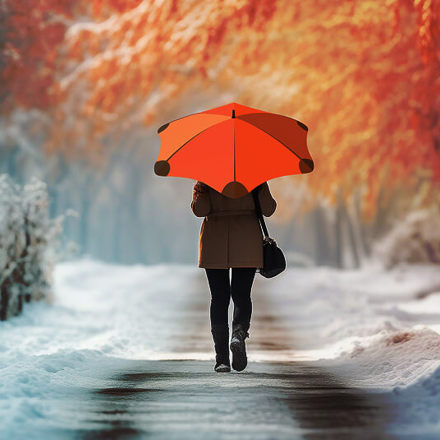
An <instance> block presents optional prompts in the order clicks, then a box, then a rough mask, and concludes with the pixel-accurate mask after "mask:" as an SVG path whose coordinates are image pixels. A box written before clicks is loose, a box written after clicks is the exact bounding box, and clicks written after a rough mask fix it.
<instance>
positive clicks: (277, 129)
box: [154, 102, 314, 198]
mask: <svg viewBox="0 0 440 440" xmlns="http://www.w3.org/2000/svg"><path fill="white" fill-rule="evenodd" d="M307 131H308V128H307V126H306V125H305V124H303V123H302V122H300V121H297V120H296V119H293V118H289V117H287V116H283V115H279V114H275V113H269V112H265V111H263V110H258V109H255V108H252V107H246V106H244V105H241V104H237V103H236V102H232V103H230V104H227V105H223V106H221V107H216V108H213V109H211V110H206V111H203V112H200V113H194V114H191V115H188V116H184V117H182V118H179V119H175V120H174V121H171V122H168V123H167V124H164V125H162V126H161V127H160V128H159V129H158V130H157V132H158V134H159V136H160V138H161V147H160V152H159V156H158V158H157V161H156V163H155V164H154V172H155V173H156V174H157V175H159V176H175V177H186V178H189V179H195V180H199V181H201V182H203V183H206V184H207V185H209V186H210V187H212V188H214V189H215V190H217V191H218V192H220V193H222V194H223V195H225V196H227V197H231V198H238V197H242V196H244V195H246V194H247V193H249V192H251V191H252V190H253V189H254V188H256V187H257V186H258V185H260V184H261V183H263V182H266V181H267V180H270V179H273V178H275V177H281V176H287V175H292V174H305V173H310V172H311V171H313V167H314V164H313V160H312V157H311V155H310V153H309V151H308V148H307V139H306V138H307Z"/></svg>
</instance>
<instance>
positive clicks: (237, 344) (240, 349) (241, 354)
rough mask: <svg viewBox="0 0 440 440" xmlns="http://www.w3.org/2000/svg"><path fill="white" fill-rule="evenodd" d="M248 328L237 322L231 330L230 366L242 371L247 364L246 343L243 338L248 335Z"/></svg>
mask: <svg viewBox="0 0 440 440" xmlns="http://www.w3.org/2000/svg"><path fill="white" fill-rule="evenodd" d="M247 330H248V328H246V327H244V326H242V325H240V324H237V325H235V326H234V328H233V330H232V337H231V345H230V348H231V351H232V368H233V369H234V370H237V371H242V370H244V369H245V368H246V365H247V356H246V344H245V341H244V340H245V339H246V338H248V337H249V333H248V332H247Z"/></svg>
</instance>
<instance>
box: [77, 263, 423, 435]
mask: <svg viewBox="0 0 440 440" xmlns="http://www.w3.org/2000/svg"><path fill="white" fill-rule="evenodd" d="M263 283H264V282H261V280H260V279H259V275H257V277H256V280H255V284H254V288H253V306H254V312H253V321H252V329H251V330H250V335H251V336H250V338H249V339H248V340H247V347H248V356H249V364H248V367H247V368H246V370H244V371H242V372H235V371H232V372H231V373H229V374H228V373H226V374H219V373H215V372H214V370H213V365H214V361H213V360H212V359H210V360H206V361H204V360H200V357H203V354H204V355H205V356H206V357H210V356H211V357H212V356H213V351H212V350H213V346H212V340H211V334H210V331H209V321H208V316H209V315H208V310H209V297H208V294H207V291H206V288H207V284H206V280H205V278H204V273H203V272H202V271H200V276H199V277H196V278H195V279H194V280H193V286H192V289H193V290H194V292H193V294H192V295H190V296H189V297H188V298H189V299H190V301H189V302H188V303H187V304H186V307H185V310H184V311H181V312H182V316H183V317H182V319H181V326H180V331H179V330H178V331H177V333H178V334H176V335H174V340H175V344H174V347H173V349H172V350H171V352H173V353H174V356H173V359H170V360H155V361H132V362H131V363H130V364H129V365H128V366H126V367H125V368H124V370H123V371H120V372H119V373H117V374H115V375H114V376H113V377H110V378H109V379H108V381H107V383H106V386H105V387H103V388H99V389H94V390H90V399H89V400H88V401H87V404H86V405H85V406H83V407H82V408H81V412H82V416H83V417H85V419H84V420H83V421H82V423H81V425H82V426H83V428H82V429H81V430H78V431H76V436H77V438H84V439H101V438H102V439H109V438H121V439H122V438H124V439H125V438H127V439H129V438H154V439H164V440H165V439H166V440H170V439H237V438H240V439H253V440H258V439H264V440H266V439H290V440H292V439H293V440H294V439H302V438H304V439H310V440H314V439H338V440H343V439H375V440H381V439H397V438H399V439H404V438H407V439H418V440H419V439H420V437H419V436H417V435H414V436H412V435H407V436H405V435H403V434H402V433H400V434H399V435H392V434H387V433H386V431H387V429H388V426H391V425H392V419H393V411H392V402H391V401H390V400H389V396H388V395H387V394H366V393H364V392H363V391H362V390H358V389H353V388H349V387H346V386H344V384H343V383H341V381H340V379H338V378H336V377H333V376H332V375H331V374H329V373H328V372H326V371H325V370H323V369H322V368H319V367H318V366H316V365H314V363H313V362H308V361H307V360H305V359H298V361H291V362H285V361H277V358H281V359H282V358H283V357H284V354H285V353H289V354H290V355H291V353H292V350H293V347H294V338H292V336H293V335H291V334H289V333H288V332H286V331H285V329H284V328H283V327H282V324H281V323H280V320H278V319H277V317H276V316H274V314H273V310H272V308H271V302H270V297H269V296H268V295H267V292H265V289H264V284H263ZM171 306H172V305H171V303H170V307H171ZM231 317H232V302H231V308H230V319H231ZM163 331H164V332H166V328H164V330H163ZM191 357H195V358H196V359H195V360H192V359H191ZM252 358H259V359H263V358H266V359H267V360H266V361H264V362H255V361H252ZM179 359H181V360H179ZM269 359H272V360H271V361H269ZM423 438H424V439H428V437H423Z"/></svg>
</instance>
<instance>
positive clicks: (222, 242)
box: [191, 182, 277, 269]
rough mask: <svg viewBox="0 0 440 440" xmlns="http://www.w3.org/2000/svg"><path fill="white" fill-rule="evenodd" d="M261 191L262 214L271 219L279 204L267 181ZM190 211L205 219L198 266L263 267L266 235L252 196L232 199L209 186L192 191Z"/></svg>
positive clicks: (223, 267)
mask: <svg viewBox="0 0 440 440" xmlns="http://www.w3.org/2000/svg"><path fill="white" fill-rule="evenodd" d="M258 188H259V190H258V191H259V192H258V197H259V201H260V206H261V211H262V214H263V215H264V216H266V217H269V216H271V215H272V214H273V213H274V211H275V209H276V206H277V203H276V201H275V199H274V198H273V197H272V195H271V193H270V190H269V185H268V183H267V182H264V183H263V184H262V185H260V186H259V187H258ZM191 209H192V211H193V213H194V214H195V215H196V216H197V217H205V218H204V219H203V222H202V226H201V229H200V237H199V262H198V266H199V267H206V268H214V269H215V268H217V269H226V268H229V267H256V268H261V267H263V232H262V230H261V227H260V225H259V222H258V217H257V215H256V212H255V204H254V199H253V197H252V194H250V193H249V194H246V195H245V196H243V197H240V198H238V199H232V198H230V197H226V196H224V195H223V194H220V193H219V192H218V191H216V190H215V189H213V188H211V187H210V186H208V187H207V191H205V192H202V193H197V192H196V191H194V192H193V200H192V202H191Z"/></svg>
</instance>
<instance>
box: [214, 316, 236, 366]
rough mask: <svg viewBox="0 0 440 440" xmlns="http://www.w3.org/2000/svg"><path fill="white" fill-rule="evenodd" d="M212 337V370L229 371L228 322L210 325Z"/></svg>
mask: <svg viewBox="0 0 440 440" xmlns="http://www.w3.org/2000/svg"><path fill="white" fill-rule="evenodd" d="M211 333H212V338H213V339H214V346H215V353H216V355H215V361H216V363H215V366H214V370H215V371H217V372H218V373H223V372H229V371H231V363H230V360H229V346H228V341H229V326H228V324H226V325H223V324H220V325H214V326H211Z"/></svg>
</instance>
